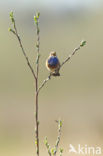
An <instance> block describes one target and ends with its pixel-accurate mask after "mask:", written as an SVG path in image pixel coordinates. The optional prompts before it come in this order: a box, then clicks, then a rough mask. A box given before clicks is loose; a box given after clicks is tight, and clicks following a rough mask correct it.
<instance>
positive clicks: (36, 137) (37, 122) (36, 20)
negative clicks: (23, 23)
mask: <svg viewBox="0 0 103 156" xmlns="http://www.w3.org/2000/svg"><path fill="white" fill-rule="evenodd" d="M39 16H40V13H36V15H35V16H34V21H35V24H36V33H37V43H36V48H37V60H36V81H35V83H36V88H35V89H36V90H35V92H36V96H35V97H36V103H35V139H36V154H37V156H39V120H38V74H39V57H40V35H39V33H40V30H39Z"/></svg>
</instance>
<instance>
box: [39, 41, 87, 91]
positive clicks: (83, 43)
mask: <svg viewBox="0 0 103 156" xmlns="http://www.w3.org/2000/svg"><path fill="white" fill-rule="evenodd" d="M85 44H86V41H82V42H81V44H80V45H79V46H78V47H77V48H75V49H74V50H73V52H72V53H71V54H70V55H69V56H68V57H67V58H66V59H65V60H64V61H63V62H62V64H61V65H60V69H61V67H62V66H63V65H64V64H65V63H66V62H68V61H69V60H70V59H71V57H72V56H73V55H74V54H75V53H76V52H77V51H78V50H80V48H81V47H83V46H84V45H85ZM51 76H52V75H51V74H50V75H49V76H48V77H47V78H46V79H45V80H44V81H43V83H42V84H41V86H40V87H39V89H38V92H40V90H41V89H42V88H43V87H44V86H45V84H46V83H47V82H48V81H49V80H50V79H51Z"/></svg>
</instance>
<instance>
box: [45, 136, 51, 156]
mask: <svg viewBox="0 0 103 156" xmlns="http://www.w3.org/2000/svg"><path fill="white" fill-rule="evenodd" d="M44 143H45V145H46V148H47V150H48V154H49V156H51V155H52V154H51V148H50V145H49V143H48V139H47V137H46V138H45V140H44Z"/></svg>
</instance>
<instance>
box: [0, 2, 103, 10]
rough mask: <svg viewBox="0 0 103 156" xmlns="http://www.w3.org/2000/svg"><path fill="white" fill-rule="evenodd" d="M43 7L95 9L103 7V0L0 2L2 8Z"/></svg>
mask: <svg viewBox="0 0 103 156" xmlns="http://www.w3.org/2000/svg"><path fill="white" fill-rule="evenodd" d="M31 6H32V7H35V8H37V7H42V8H54V9H59V8H62V9H65V8H71V9H76V8H79V7H83V8H90V9H95V8H98V7H101V6H103V0H0V8H1V9H3V8H10V7H11V8H12V7H15V8H16V7H17V8H19V7H20V8H22V7H23V8H25V7H26V8H27V7H31Z"/></svg>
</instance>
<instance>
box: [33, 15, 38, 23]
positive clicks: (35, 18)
mask: <svg viewBox="0 0 103 156" xmlns="http://www.w3.org/2000/svg"><path fill="white" fill-rule="evenodd" d="M34 21H35V23H36V24H37V22H38V20H37V17H36V16H34Z"/></svg>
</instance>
